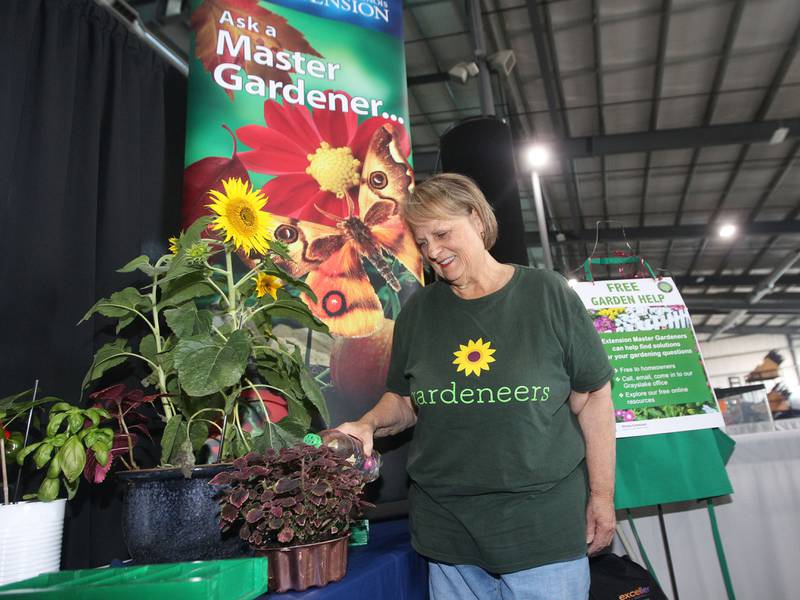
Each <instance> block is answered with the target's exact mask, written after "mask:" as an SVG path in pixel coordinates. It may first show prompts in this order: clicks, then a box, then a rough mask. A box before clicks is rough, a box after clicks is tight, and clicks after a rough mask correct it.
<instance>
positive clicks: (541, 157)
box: [527, 144, 550, 169]
mask: <svg viewBox="0 0 800 600" xmlns="http://www.w3.org/2000/svg"><path fill="white" fill-rule="evenodd" d="M527 158H528V165H529V166H530V167H531V168H532V169H541V168H542V167H543V166H545V165H546V164H547V163H548V162H550V152H549V151H548V150H547V148H545V147H544V146H541V145H539V144H534V145H533V146H531V147H530V148H528V155H527Z"/></svg>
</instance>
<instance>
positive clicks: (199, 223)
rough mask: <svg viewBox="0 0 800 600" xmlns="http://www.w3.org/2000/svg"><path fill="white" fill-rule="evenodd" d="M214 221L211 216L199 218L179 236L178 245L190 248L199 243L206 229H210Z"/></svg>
mask: <svg viewBox="0 0 800 600" xmlns="http://www.w3.org/2000/svg"><path fill="white" fill-rule="evenodd" d="M213 220H214V217H212V216H209V215H206V216H204V217H200V218H198V219H197V220H196V221H195V222H194V223H192V224H191V225H189V227H187V228H186V230H185V231H184V232H183V233H181V234H180V236H178V244H179V245H180V246H181V247H182V248H189V247H190V246H191V245H192V244H196V243H197V242H199V241H200V238H201V237H202V235H203V231H205V229H206V227H208V226H209V225H210V224H211V222H212V221H213Z"/></svg>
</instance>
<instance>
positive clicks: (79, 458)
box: [58, 435, 86, 481]
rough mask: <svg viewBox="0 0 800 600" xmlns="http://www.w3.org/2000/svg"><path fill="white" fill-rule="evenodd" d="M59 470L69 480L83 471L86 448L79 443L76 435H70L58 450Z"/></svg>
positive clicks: (73, 479) (74, 478)
mask: <svg viewBox="0 0 800 600" xmlns="http://www.w3.org/2000/svg"><path fill="white" fill-rule="evenodd" d="M58 457H59V461H60V462H61V471H62V472H63V473H64V476H65V477H66V478H67V479H68V480H69V481H75V480H76V479H77V478H78V477H80V474H81V473H83V467H85V466H86V448H84V447H83V444H81V441H80V439H78V436H76V435H73V436H71V437H70V438H69V439H68V440H67V442H66V443H65V444H64V445H63V446H61V449H60V450H59V451H58Z"/></svg>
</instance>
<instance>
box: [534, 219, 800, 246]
mask: <svg viewBox="0 0 800 600" xmlns="http://www.w3.org/2000/svg"><path fill="white" fill-rule="evenodd" d="M715 232H716V227H715V226H714V225H711V224H709V225H678V226H677V227H675V226H673V225H650V226H648V227H626V228H625V229H624V231H623V229H621V228H613V229H600V230H599V231H598V230H595V229H581V230H580V231H578V232H577V233H576V232H571V233H566V234H565V236H566V239H565V240H564V241H562V242H559V241H556V240H551V243H552V244H557V243H573V242H581V241H582V242H589V241H591V242H594V240H595V236H597V238H598V241H601V242H606V241H608V242H619V241H624V240H625V239H628V240H629V241H630V240H647V241H653V240H670V239H687V238H705V237H711V236H713V235H715ZM778 234H795V235H797V234H800V221H796V220H791V221H787V220H780V221H757V222H755V223H747V224H744V225H742V228H741V230H740V235H778ZM525 243H526V244H528V245H529V246H534V245H537V244H538V243H539V235H538V234H537V233H534V232H531V231H527V232H525Z"/></svg>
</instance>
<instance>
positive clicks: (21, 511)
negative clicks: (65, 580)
mask: <svg viewBox="0 0 800 600" xmlns="http://www.w3.org/2000/svg"><path fill="white" fill-rule="evenodd" d="M66 503H67V501H66V500H65V499H63V498H62V499H60V500H53V501H52V502H19V503H17V504H8V505H3V504H0V585H4V584H6V583H13V582H15V581H22V580H23V579H28V578H30V577H35V576H36V575H39V574H40V573H47V572H51V571H58V570H59V568H60V566H61V536H62V533H63V531H64V507H65V505H66Z"/></svg>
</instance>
